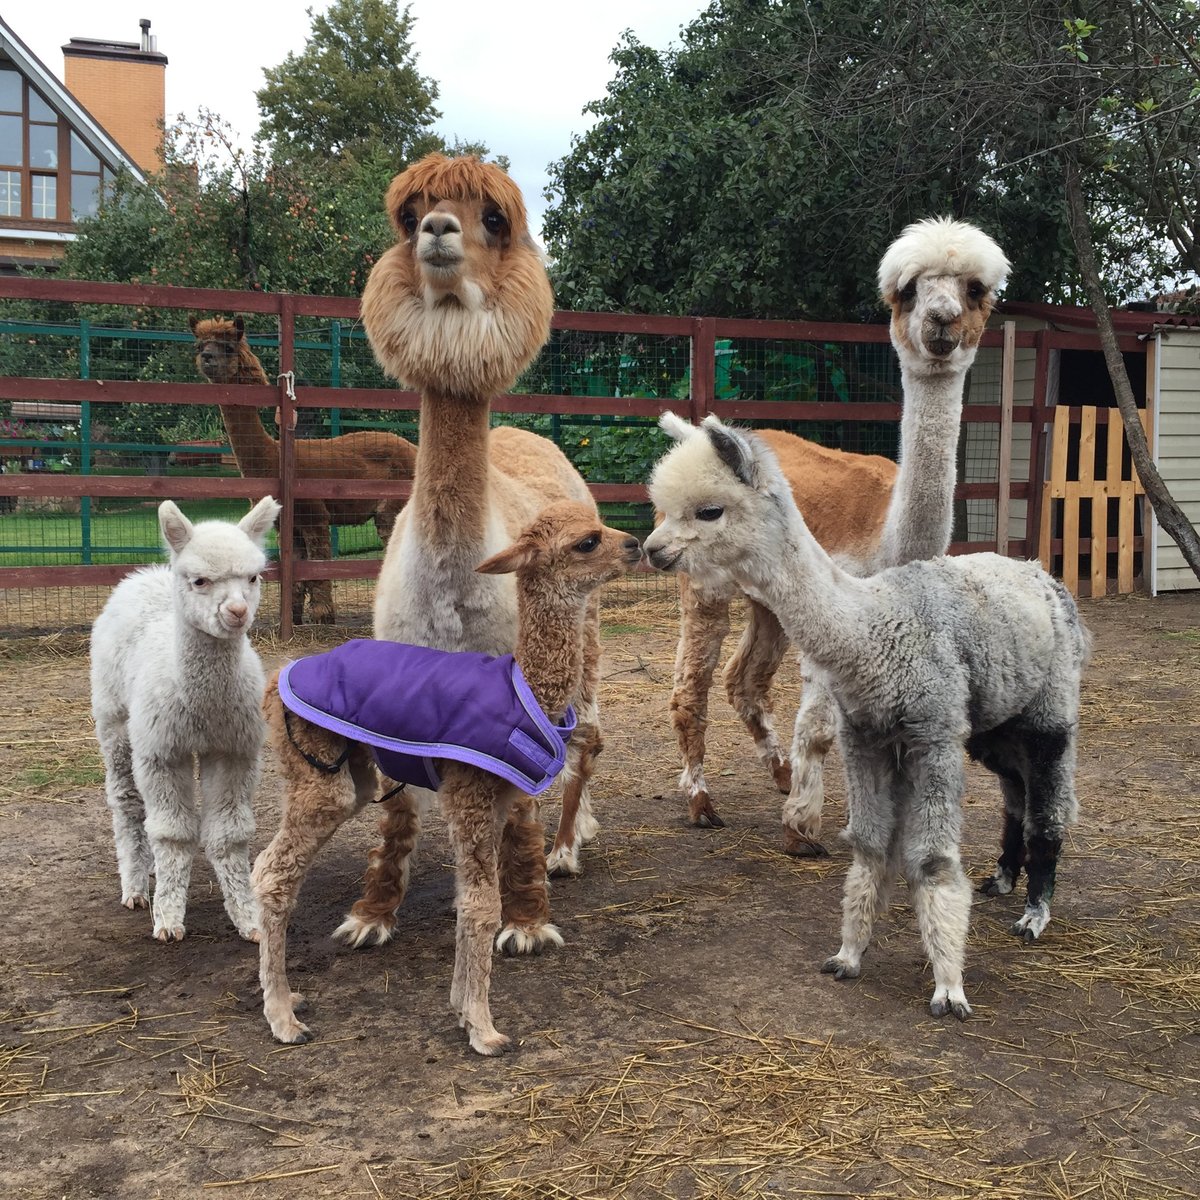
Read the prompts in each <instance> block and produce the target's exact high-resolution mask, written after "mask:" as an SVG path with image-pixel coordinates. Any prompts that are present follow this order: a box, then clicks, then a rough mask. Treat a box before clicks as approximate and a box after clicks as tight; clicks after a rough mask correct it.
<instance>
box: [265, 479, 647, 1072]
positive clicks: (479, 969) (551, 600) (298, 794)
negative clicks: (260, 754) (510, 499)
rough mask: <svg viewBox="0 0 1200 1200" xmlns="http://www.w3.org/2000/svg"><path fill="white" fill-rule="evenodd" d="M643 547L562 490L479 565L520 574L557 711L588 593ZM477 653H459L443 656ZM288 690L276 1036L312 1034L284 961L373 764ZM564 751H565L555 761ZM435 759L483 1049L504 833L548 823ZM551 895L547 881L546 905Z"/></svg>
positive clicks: (543, 692)
mask: <svg viewBox="0 0 1200 1200" xmlns="http://www.w3.org/2000/svg"><path fill="white" fill-rule="evenodd" d="M640 557H641V552H640V549H639V547H638V543H637V539H636V538H633V537H629V536H628V535H626V534H623V533H621V532H619V531H618V530H615V529H608V528H605V527H604V526H602V525H601V524H600V521H599V518H598V517H597V515H596V512H595V507H594V505H591V504H581V503H578V502H575V501H562V502H560V503H558V504H554V505H551V506H550V507H548V508H546V509H544V510H543V511H542V513H541V514H540V515H539V516H538V517H537V519H536V520H535V521H534V522H533V523H532V524H531V525H530V527H529V528H528V529H527V530H525V532H524V533H522V534H521V536H520V537H519V538H518V539H517V541H516V542H515V543H514V544H513V545H512V546H509V547H508V548H507V549H506V550H503V551H501V552H500V553H498V554H495V555H493V556H492V557H490V558H489V559H487V560H486V561H485V562H483V563H481V564H479V566H478V567H477V568H476V570H477V571H479V572H480V573H481V574H485V575H504V574H514V575H515V577H516V582H517V605H518V612H519V633H518V638H517V652H516V660H517V662H518V663H519V664H520V667H521V669H522V670H523V672H524V676H525V678H526V680H527V681H528V684H529V687H530V689H531V690H532V692H533V695H534V697H535V699H536V701H537V703H538V705H540V707H541V709H542V710H543V712H544V713H545V714H546V716H548V717H549V718H550V720H551V721H553V722H555V723H558V722H560V721H562V720H563V717H564V714H565V713H567V712H568V711H569V706H570V705H571V704H572V703H574V702H575V701H577V700H578V699H579V698H580V697H581V695H582V687H583V679H584V658H585V643H584V639H583V636H582V633H583V626H584V623H585V621H586V620H587V619H588V613H589V611H590V605H589V598H590V597H591V595H592V594H593V593H594V592H595V590H596V588H598V587H599V586H600V585H601V584H602V583H605V582H606V581H608V580H610V579H613V578H615V577H616V576H617V575H618V574H620V573H621V572H622V571H626V570H628V569H629V568H630V567H632V566H633V565H634V564H635V563H636V562H637V561H638V560H639V558H640ZM367 645H373V644H372V643H367ZM406 649H411V648H406ZM335 653H336V652H335ZM423 654H425V655H428V654H430V652H428V651H424V652H423ZM324 657H326V658H328V657H329V656H324ZM478 657H480V656H478V655H473V654H472V655H468V654H455V655H442V656H441V659H446V658H453V659H460V660H467V659H470V660H474V659H476V658H478ZM452 669H453V667H452V665H448V666H446V667H443V668H441V674H442V675H443V676H445V675H449V674H450V673H451V671H452ZM395 682H399V681H398V680H395V678H394V677H393V678H391V679H389V680H388V687H389V691H390V689H391V688H392V686H393V684H394V683H395ZM410 686H411V685H410ZM281 690H282V685H281V683H280V682H279V679H278V677H277V678H276V680H275V681H273V682H272V686H271V688H270V689H269V690H268V692H267V697H266V700H265V701H264V710H265V713H266V717H267V723H268V726H269V728H270V731H271V732H270V737H271V744H272V745H273V747H274V748H275V751H276V752H277V754H278V755H279V759H280V765H281V770H282V773H283V776H284V779H285V780H286V785H287V793H286V798H285V801H284V807H283V818H282V821H281V824H280V828H279V832H278V833H277V834H276V835H275V837H274V839H273V840H272V841H271V844H270V845H269V846H268V847H267V848H266V849H265V850H264V851H263V853H262V854H261V855H260V856H259V859H258V861H257V862H256V863H255V867H254V885H255V891H256V894H257V896H258V900H259V903H260V905H261V908H262V930H263V938H262V942H261V948H260V957H259V963H260V977H261V981H262V988H263V1012H264V1015H265V1016H266V1018H267V1021H268V1023H269V1024H270V1026H271V1031H272V1033H273V1034H274V1035H275V1037H276V1038H278V1039H279V1040H280V1041H282V1042H302V1041H307V1040H308V1038H309V1031H308V1029H307V1028H306V1027H305V1026H304V1025H302V1024H301V1023H300V1022H299V1021H297V1020H296V1016H295V1006H296V1004H297V1003H298V1002H299V1000H300V997H298V996H297V995H296V994H295V993H293V992H292V991H291V990H290V988H289V985H288V981H287V975H286V970H285V964H286V959H287V923H288V918H289V916H290V915H291V912H292V909H293V908H294V906H295V903H296V894H297V892H298V891H299V889H300V884H301V882H302V880H303V878H304V874H305V872H306V871H307V869H308V867H309V865H310V864H311V862H312V860H313V858H314V856H315V855H316V853H317V851H318V850H319V849H320V847H321V846H322V845H323V844H324V843H325V842H326V841H327V840H328V839H329V837H330V836H331V835H332V833H333V832H334V830H335V829H337V827H338V826H339V825H341V824H342V822H343V821H345V820H346V819H347V818H348V817H350V816H352V815H353V814H354V813H355V812H357V811H358V810H359V809H360V808H362V806H363V805H364V804H366V803H367V802H368V801H370V800H372V799H373V798H374V795H375V771H374V768H373V767H372V765H371V760H370V755H369V753H368V751H367V749H366V747H365V746H364V745H362V744H361V743H357V742H352V741H348V740H347V739H346V738H344V737H342V736H340V735H339V734H337V733H333V732H330V730H329V729H328V728H325V727H322V726H321V725H317V724H314V723H312V722H311V721H309V720H307V719H306V718H305V717H304V716H301V715H298V714H297V713H296V712H290V713H289V712H286V711H285V707H284V704H285V701H284V699H283V698H281V694H280V693H281ZM416 699H418V700H419V699H420V696H419V695H418V696H417V697H416ZM293 704H295V699H294V697H289V699H288V706H289V707H291V706H292V705H293ZM564 757H565V752H564ZM561 762H562V758H560V759H559V760H558V763H559V765H561ZM335 763H336V764H337V765H336V766H335V765H334V764H335ZM343 765H344V768H345V769H343ZM380 765H381V766H382V767H383V768H384V769H388V768H389V767H390V763H389V760H388V759H387V758H386V757H384V756H380ZM331 767H332V770H331V769H330V768H331ZM391 769H392V770H395V768H394V767H392V768H391ZM437 769H438V772H439V773H440V776H441V786H440V789H439V791H438V796H439V798H440V800H441V804H442V808H443V811H444V812H445V815H446V821H447V825H448V827H449V833H450V841H451V844H452V845H453V848H454V859H455V870H456V880H457V896H458V932H457V937H456V944H455V955H454V981H453V985H452V987H451V991H450V1004H451V1007H452V1008H453V1009H454V1011H455V1012H456V1013H457V1014H458V1017H459V1023H460V1024H461V1025H462V1026H463V1027H464V1028H465V1029H466V1031H467V1035H468V1037H469V1039H470V1043H471V1046H472V1048H473V1049H475V1050H476V1051H478V1052H479V1053H480V1054H499V1053H501V1052H502V1051H503V1050H504V1049H505V1048H506V1047H507V1046H508V1043H509V1039H508V1038H507V1037H505V1036H504V1035H503V1034H500V1033H498V1032H497V1031H496V1028H495V1026H494V1025H493V1024H492V1017H491V1012H490V1009H489V1005H488V990H489V981H490V978H491V958H492V939H493V938H494V936H495V935H496V933H497V931H498V930H499V928H500V913H501V900H502V895H503V893H504V892H505V891H506V890H510V888H511V884H510V881H509V880H507V879H505V878H504V877H503V870H504V867H503V863H502V862H501V861H500V850H501V840H502V839H503V838H504V837H505V836H507V831H508V830H509V829H511V828H512V825H513V817H514V816H515V818H516V822H517V824H529V825H532V826H534V827H535V829H536V830H537V831H538V833H537V841H536V842H535V844H536V846H537V850H538V857H539V858H540V856H541V844H540V838H541V834H540V829H541V826H540V823H538V822H537V820H536V816H535V815H534V813H533V812H532V802H531V801H530V800H529V799H528V798H526V797H524V796H523V795H522V794H521V793H520V792H519V791H518V790H517V788H516V787H514V786H513V784H512V783H510V782H506V781H505V779H502V778H500V777H499V776H498V775H496V774H491V773H489V772H488V771H485V770H483V769H482V768H481V767H479V766H474V765H468V764H467V763H465V762H458V761H448V760H440V761H439V762H438V763H437ZM546 782H549V781H548V780H547V781H546ZM388 803H389V804H390V805H391V808H390V810H389V815H388V817H387V818H386V821H387V823H389V824H390V825H391V826H392V827H393V836H394V837H395V839H396V840H397V841H400V842H403V843H404V844H406V845H407V846H408V847H409V848H411V846H412V843H413V842H414V840H415V835H416V812H415V806H414V803H413V801H412V800H410V799H409V797H408V795H407V789H404V790H397V791H395V792H393V793H392V795H391V798H390V800H389V801H388ZM405 862H406V864H407V858H406V859H405ZM406 882H407V879H406V878H405V879H404V880H402V881H401V888H400V890H401V893H402V892H403V885H404V883H406ZM401 898H403V896H402V894H401ZM544 898H545V888H544V885H543V886H542V888H541V897H540V900H541V901H542V903H543V907H544ZM551 928H552V927H551Z"/></svg>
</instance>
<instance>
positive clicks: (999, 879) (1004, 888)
mask: <svg viewBox="0 0 1200 1200" xmlns="http://www.w3.org/2000/svg"><path fill="white" fill-rule="evenodd" d="M1012 890H1013V878H1012V876H1011V875H1009V874H1008V872H1007V871H999V872H997V873H996V874H995V875H989V876H988V877H987V878H986V879H982V880H980V883H979V891H980V892H981V893H982V894H983V895H984V896H1007V895H1008V894H1009V892H1011V891H1012Z"/></svg>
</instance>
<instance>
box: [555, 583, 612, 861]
mask: <svg viewBox="0 0 1200 1200" xmlns="http://www.w3.org/2000/svg"><path fill="white" fill-rule="evenodd" d="M599 687H600V599H599V597H598V596H592V597H591V599H590V600H589V601H588V613H587V620H586V621H585V622H584V626H583V677H582V680H581V682H580V687H579V700H578V703H577V704H576V718H577V720H578V724H577V725H576V728H575V732H574V733H573V734H572V735H571V741H570V743H569V744H568V746H567V763H566V766H565V768H564V770H563V799H562V815H561V817H560V818H559V822H558V832H557V833H556V834H555V836H554V845H553V847H551V850H550V857H549V859H548V860H547V863H546V869H547V870H548V871H549V873H550V874H551V875H579V874H580V873H581V872H582V867H580V865H579V847H580V845H581V844H582V843H583V842H589V841H591V840H592V839H593V838H594V837H595V836H596V834H597V833H599V832H600V825H599V822H597V820H596V818H595V816H594V815H593V813H592V802H591V780H592V775H593V773H594V772H595V770H596V759H597V758H598V757H599V755H600V751H601V750H603V749H604V738H603V737H602V736H601V734H600V714H599V707H598V703H597V697H596V693H597V692H598V690H599Z"/></svg>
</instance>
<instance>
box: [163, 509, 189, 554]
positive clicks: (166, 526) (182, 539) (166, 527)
mask: <svg viewBox="0 0 1200 1200" xmlns="http://www.w3.org/2000/svg"><path fill="white" fill-rule="evenodd" d="M158 527H159V529H160V530H162V535H163V540H164V541H165V542H166V543H167V545H168V546H170V547H171V551H172V552H173V553H175V554H178V553H179V552H180V551H181V550H182V549H183V548H184V546H186V545H187V544H188V542H190V541H191V540H192V523H191V521H189V520H188V519H187V517H185V516H184V515H183V513H181V512H180V511H179V506H178V505H177V504H176V503H175V501H174V500H164V501H163V502H162V503H161V504H160V505H159V506H158Z"/></svg>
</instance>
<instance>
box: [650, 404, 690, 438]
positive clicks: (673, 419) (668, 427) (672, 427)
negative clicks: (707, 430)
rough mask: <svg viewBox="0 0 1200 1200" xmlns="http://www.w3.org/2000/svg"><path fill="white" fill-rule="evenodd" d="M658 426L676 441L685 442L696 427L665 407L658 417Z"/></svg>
mask: <svg viewBox="0 0 1200 1200" xmlns="http://www.w3.org/2000/svg"><path fill="white" fill-rule="evenodd" d="M658 427H659V429H661V430H662V431H663V433H665V434H666V435H667V437H670V438H674V439H675V441H677V442H686V441H687V440H688V438H690V437H692V436H693V434H695V432H696V427H695V425H693V424H692V423H691V422H690V421H685V420H684V419H683V418H682V417H681V416H679V415H678V414H677V413H673V412H672V411H671V410H670V409H667V411H666V412H664V413H663V414H662V415H661V416H660V417H659V418H658Z"/></svg>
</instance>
